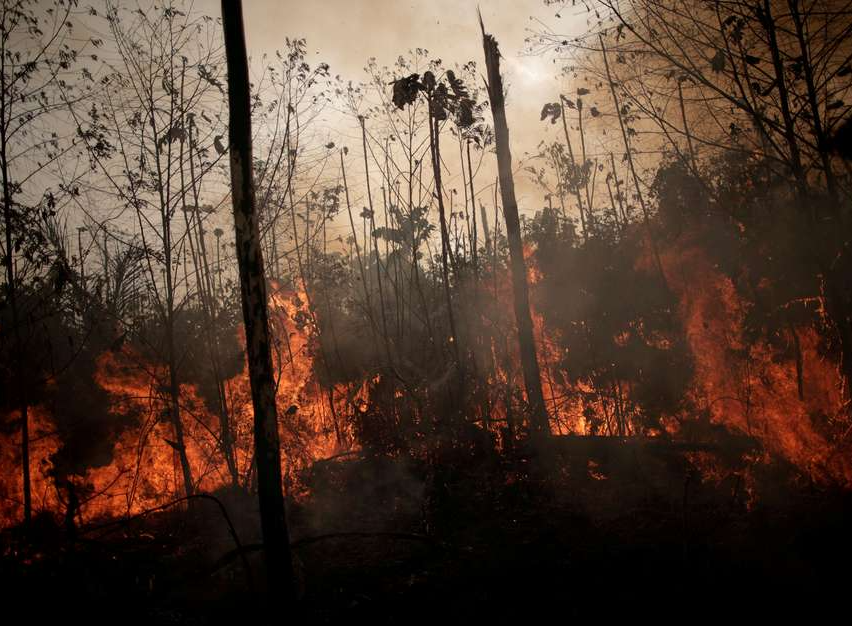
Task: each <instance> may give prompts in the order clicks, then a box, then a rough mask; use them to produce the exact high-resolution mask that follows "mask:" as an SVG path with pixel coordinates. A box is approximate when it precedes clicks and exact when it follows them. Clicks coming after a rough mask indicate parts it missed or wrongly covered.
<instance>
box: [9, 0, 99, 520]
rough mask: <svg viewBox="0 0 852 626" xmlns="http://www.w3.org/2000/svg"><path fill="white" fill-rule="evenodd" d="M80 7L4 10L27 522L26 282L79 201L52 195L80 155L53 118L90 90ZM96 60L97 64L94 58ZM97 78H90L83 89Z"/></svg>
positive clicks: (21, 2)
mask: <svg viewBox="0 0 852 626" xmlns="http://www.w3.org/2000/svg"><path fill="white" fill-rule="evenodd" d="M74 7H75V3H74V2H63V1H61V0H57V1H56V2H53V3H49V4H48V5H47V6H44V7H39V6H38V3H36V2H32V1H30V0H17V1H13V0H5V1H3V2H2V6H0V11H2V13H0V176H2V186H3V188H2V201H3V223H2V228H3V240H2V243H0V254H2V257H3V266H4V270H5V271H4V278H5V284H4V290H3V291H4V294H3V295H4V299H3V301H2V302H0V304H2V308H4V309H5V308H6V307H8V309H9V312H10V317H11V320H9V321H11V324H10V328H7V324H6V323H4V324H3V328H2V330H0V338H3V339H4V341H5V337H4V335H6V333H9V334H11V342H10V345H12V346H13V349H12V351H13V353H12V354H11V355H10V358H11V370H12V375H11V377H10V378H11V382H12V389H14V390H15V391H14V396H15V397H14V405H15V410H16V411H17V412H18V413H19V419H20V429H21V465H22V485H23V487H22V492H23V494H22V495H23V514H24V521H25V523H29V521H30V518H31V516H32V497H31V487H30V458H29V456H30V455H29V444H30V441H29V415H28V413H29V407H30V405H31V403H32V401H33V399H32V398H30V397H29V396H28V394H29V392H28V388H29V387H30V385H31V383H32V382H33V381H32V378H33V376H34V372H33V371H28V370H32V367H30V365H31V364H29V361H31V359H30V358H29V357H28V355H27V352H28V346H27V341H28V339H29V338H30V337H28V335H29V333H28V332H27V331H26V329H25V326H27V327H29V324H27V323H26V322H27V318H28V312H27V311H26V310H22V307H21V305H22V303H21V298H20V296H21V288H22V286H23V281H24V279H25V278H26V277H28V278H29V279H33V278H34V277H36V276H38V274H39V272H40V271H41V270H42V269H43V268H44V266H45V265H46V264H47V262H48V261H49V254H46V252H48V251H49V250H54V251H55V249H54V248H53V247H52V246H50V245H48V244H49V243H50V242H49V241H48V239H47V238H46V237H45V234H44V233H45V230H46V228H47V227H48V225H49V224H51V223H55V222H53V221H52V219H53V217H54V216H55V214H56V208H57V202H58V199H59V197H60V196H62V195H65V194H64V193H62V191H65V192H67V193H75V192H76V186H75V181H73V180H69V181H65V186H64V188H63V190H62V191H60V190H57V192H56V193H54V192H52V191H51V190H50V189H49V188H47V187H46V186H42V188H41V189H39V185H41V184H42V183H43V181H45V180H50V176H49V172H50V168H51V167H53V166H55V165H56V164H57V162H59V161H60V160H61V159H62V157H64V156H65V155H66V154H67V153H68V152H69V151H70V150H72V149H73V142H72V141H69V140H68V138H67V137H63V136H60V134H59V133H60V132H61V131H59V130H58V129H57V128H55V126H52V124H51V119H50V118H51V116H52V114H54V113H55V112H57V111H59V110H61V109H63V108H64V107H65V106H71V105H74V104H78V103H79V102H80V101H81V100H82V99H83V98H84V97H85V95H86V91H85V90H84V89H75V88H73V87H72V86H70V85H68V84H67V83H66V82H65V80H64V77H65V76H66V75H67V73H68V72H70V71H72V70H71V68H72V66H73V65H74V64H75V62H76V61H77V57H78V54H79V53H80V52H81V51H82V50H83V49H85V48H87V47H89V48H90V49H91V48H93V47H95V46H97V45H99V42H98V41H97V40H92V39H88V38H84V39H83V40H77V39H75V37H74V36H73V21H72V18H73V17H74V16H73V9H74ZM93 58H95V59H96V58H97V57H96V55H93ZM90 78H91V74H88V70H86V71H84V78H83V80H82V81H81V85H82V84H88V80H89V79H90Z"/></svg>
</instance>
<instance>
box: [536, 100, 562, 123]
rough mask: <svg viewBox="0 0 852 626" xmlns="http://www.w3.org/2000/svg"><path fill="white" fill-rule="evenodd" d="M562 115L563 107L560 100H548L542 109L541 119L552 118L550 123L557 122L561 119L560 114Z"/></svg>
mask: <svg viewBox="0 0 852 626" xmlns="http://www.w3.org/2000/svg"><path fill="white" fill-rule="evenodd" d="M560 115H562V107H561V106H560V105H559V103H558V102H548V103H547V104H545V105H544V107H542V109H541V120H540V121H542V122H543V121H544V120H545V118H548V117H549V118H550V123H551V124H555V123H556V122H557V120H558V119H559V116H560Z"/></svg>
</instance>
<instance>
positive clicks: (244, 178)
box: [222, 0, 295, 609]
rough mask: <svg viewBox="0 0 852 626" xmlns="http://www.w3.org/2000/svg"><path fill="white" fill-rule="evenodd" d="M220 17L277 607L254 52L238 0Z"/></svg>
mask: <svg viewBox="0 0 852 626" xmlns="http://www.w3.org/2000/svg"><path fill="white" fill-rule="evenodd" d="M222 22H223V26H224V30H225V54H226V57H227V62H228V109H229V127H228V135H229V139H230V148H229V151H230V163H231V197H232V199H233V204H234V228H235V231H236V246H237V247H236V250H237V262H238V265H239V272H240V293H241V294H242V306H243V320H244V322H245V327H246V352H247V354H248V363H249V378H250V382H251V392H252V404H253V406H254V447H255V459H256V462H257V482H258V499H259V501H260V521H261V529H262V531H263V545H264V557H265V560H266V574H267V594H268V603H269V607H270V609H272V607H273V606H274V603H275V602H278V601H279V598H278V596H277V594H278V593H281V594H283V595H284V600H285V606H286V603H287V602H286V601H290V600H293V599H294V598H295V592H294V587H293V563H292V559H291V556H290V537H289V533H288V529H287V519H286V512H285V509H284V495H283V493H282V491H281V450H280V446H279V436H278V413H277V409H276V406H275V377H274V373H273V370H272V354H271V349H270V337H269V320H268V311H267V296H266V278H265V276H264V268H263V252H262V250H261V242H260V230H259V228H258V216H257V210H256V209H257V207H256V204H255V188H254V182H253V171H252V164H253V161H252V140H251V136H252V135H251V104H250V91H249V74H248V60H247V58H246V44H245V33H244V30H243V15H242V3H241V2H240V0H222Z"/></svg>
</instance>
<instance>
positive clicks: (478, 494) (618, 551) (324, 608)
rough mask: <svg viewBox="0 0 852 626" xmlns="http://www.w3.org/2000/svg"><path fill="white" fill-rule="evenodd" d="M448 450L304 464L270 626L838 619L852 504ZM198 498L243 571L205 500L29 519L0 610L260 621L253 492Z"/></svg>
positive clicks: (760, 477) (652, 458) (726, 481)
mask: <svg viewBox="0 0 852 626" xmlns="http://www.w3.org/2000/svg"><path fill="white" fill-rule="evenodd" d="M584 446H586V447H588V445H587V444H584ZM569 448H570V446H569ZM601 450H603V452H601ZM450 456H452V458H448V459H444V460H445V461H446V462H444V463H441V464H440V465H439V464H437V463H436V464H435V465H434V467H440V474H438V473H436V472H435V471H431V472H430V471H429V470H428V468H427V465H426V464H425V463H423V462H421V461H414V460H411V459H400V458H387V457H380V456H373V457H367V456H351V457H343V458H340V459H337V460H334V461H327V462H323V463H320V464H317V465H316V466H314V468H313V470H312V471H311V472H310V473H309V474H308V475H306V477H305V480H306V483H307V484H308V485H309V486H310V494H309V495H308V496H305V497H303V498H300V499H299V500H298V501H295V502H290V503H289V506H288V510H289V517H290V525H291V535H292V539H293V545H294V553H295V565H296V570H297V578H298V585H299V594H300V600H299V603H298V606H297V607H287V606H282V607H281V608H282V615H283V616H284V617H283V618H282V623H284V621H287V622H291V623H299V624H327V623H341V622H349V623H353V622H354V623H364V622H369V623H375V624H403V623H404V624H411V623H450V624H456V623H464V622H472V623H483V622H492V623H511V622H520V623H530V622H532V623H539V622H541V623H545V622H552V621H569V620H572V619H577V618H580V619H589V618H597V619H605V620H609V619H613V618H634V619H635V618H637V617H639V618H653V619H655V620H662V621H675V620H677V621H683V620H686V619H689V620H695V619H698V620H702V621H703V620H705V619H710V618H713V619H718V618H721V619H727V620H741V619H745V618H753V619H761V620H764V619H767V618H770V617H785V618H787V619H790V618H793V617H801V618H806V619H808V621H814V620H816V619H819V618H820V617H821V616H826V617H827V616H829V615H832V614H833V613H835V612H836V611H840V610H847V609H848V603H847V599H848V594H849V585H850V582H852V579H850V568H852V527H850V524H849V522H850V521H852V497H850V494H849V493H847V492H845V491H843V490H840V489H833V488H827V487H819V486H817V485H814V484H811V483H810V482H808V481H805V480H803V479H802V477H801V476H798V475H797V474H796V473H795V472H794V471H793V470H792V469H791V468H789V467H779V466H777V465H773V466H767V465H760V466H754V467H752V468H751V469H749V470H748V471H727V472H726V471H722V470H721V469H720V468H719V467H718V466H716V469H715V471H712V472H711V470H710V469H708V463H709V461H708V460H707V458H704V459H703V461H702V466H703V467H704V469H703V470H701V471H699V470H697V469H696V459H695V457H694V456H693V457H691V458H692V461H691V462H690V461H688V460H687V457H689V456H690V455H689V454H684V453H682V452H676V453H673V452H672V451H671V450H667V451H662V452H661V451H660V450H652V449H647V448H642V449H636V448H634V447H631V446H629V445H627V444H624V443H623V442H617V441H615V442H610V443H604V444H602V445H599V446H597V448H596V449H595V450H592V451H589V450H588V449H585V448H584V449H583V450H582V451H581V454H577V449H576V446H574V447H573V448H570V449H568V448H566V449H563V450H561V451H560V452H559V453H556V454H553V455H549V456H548V459H547V460H546V461H544V460H541V459H535V458H532V459H530V457H529V455H515V456H514V457H513V459H512V460H506V458H505V457H496V456H494V455H491V454H484V453H481V452H470V451H465V452H464V453H459V452H458V451H456V452H454V453H453V454H452V455H450ZM705 457H706V455H705ZM740 469H742V468H740ZM728 470H730V468H728ZM711 473H712V474H713V476H714V478H713V479H710V478H707V477H706V475H707V474H711ZM217 497H218V498H219V499H220V501H221V502H222V504H223V505H224V507H225V509H226V510H227V511H228V514H229V518H230V519H231V521H232V522H233V524H234V527H235V528H236V531H237V535H238V537H239V539H240V541H241V544H242V545H243V546H244V549H243V551H242V553H243V554H245V558H244V559H243V558H242V557H241V556H240V552H239V551H237V550H235V547H234V546H235V544H234V540H233V538H232V536H231V534H230V533H229V531H228V524H227V523H226V522H225V521H224V517H223V515H222V513H221V511H220V510H219V508H218V506H217V504H216V503H215V502H213V501H212V500H199V501H195V502H194V503H193V504H192V506H191V507H189V508H188V509H186V508H180V507H175V508H172V509H169V510H165V511H162V512H158V513H155V514H151V515H147V516H144V517H142V518H137V519H134V520H132V521H124V522H120V523H109V524H106V525H103V524H102V525H100V526H95V527H90V528H83V529H79V531H78V536H77V537H76V539H75V541H73V542H72V541H70V540H69V538H68V536H67V531H66V530H65V529H63V528H62V527H60V526H57V525H56V523H55V522H53V521H51V520H49V519H48V518H39V519H38V520H36V521H35V523H34V528H33V530H32V531H31V532H30V534H29V536H28V538H27V539H26V540H25V539H24V538H23V536H22V534H21V532H20V529H10V530H7V531H5V532H4V533H3V534H2V536H0V541H2V544H0V548H2V560H0V589H2V590H3V596H4V597H5V599H6V602H5V603H4V604H5V606H4V614H5V615H7V616H10V615H14V613H15V612H17V611H18V610H20V611H22V615H25V616H26V618H27V621H28V622H29V623H33V624H41V623H69V624H70V623H77V622H78V621H82V622H83V623H86V624H99V623H113V624H137V623H138V624H214V623H216V624H218V623H231V624H247V623H261V622H262V620H261V618H260V608H259V607H260V601H259V596H258V595H257V592H256V591H254V592H253V591H251V587H250V585H253V586H254V589H257V586H258V585H259V584H260V580H261V578H262V576H261V573H262V559H261V556H260V552H259V550H258V549H257V544H258V542H259V537H258V536H257V530H256V528H257V517H256V511H255V506H256V505H255V503H254V499H253V498H251V497H248V496H245V495H243V494H239V493H220V494H217ZM246 565H248V566H249V569H250V570H251V572H252V576H251V577H248V576H247V573H246ZM250 578H251V579H250ZM548 615H550V617H546V616H548ZM7 623H8V622H7Z"/></svg>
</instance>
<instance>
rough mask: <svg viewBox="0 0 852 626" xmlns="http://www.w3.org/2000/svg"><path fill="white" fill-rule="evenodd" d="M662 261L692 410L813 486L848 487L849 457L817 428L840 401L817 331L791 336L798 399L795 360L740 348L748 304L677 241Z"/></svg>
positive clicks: (763, 348) (761, 347) (695, 251)
mask: <svg viewBox="0 0 852 626" xmlns="http://www.w3.org/2000/svg"><path fill="white" fill-rule="evenodd" d="M662 261H663V266H664V268H665V270H666V277H667V280H668V282H669V287H670V288H671V289H672V290H673V292H674V293H675V295H676V296H677V298H678V301H679V303H680V316H681V318H682V320H683V323H684V326H685V328H686V331H687V338H688V342H689V345H690V347H691V349H692V353H693V356H694V358H695V364H696V373H695V384H694V386H693V394H694V398H693V399H694V401H695V403H696V404H697V405H698V406H700V407H701V408H703V409H704V410H705V411H707V412H708V413H709V415H710V418H711V420H712V421H713V422H714V423H717V424H722V425H724V426H726V427H727V428H729V429H730V430H732V431H734V432H740V433H743V434H746V435H748V436H751V437H754V438H755V439H757V440H759V441H760V442H761V443H762V445H763V446H764V448H765V450H766V451H767V452H768V453H769V454H770V455H777V456H778V457H780V458H782V459H784V460H786V461H788V462H790V463H792V464H794V465H795V466H797V467H798V468H799V469H800V470H802V471H803V472H805V473H806V474H808V475H810V476H812V477H813V478H814V479H817V480H820V481H822V482H831V483H834V484H840V485H843V486H850V485H852V464H850V462H849V460H848V454H847V453H846V451H845V450H843V449H842V448H841V447H839V446H836V445H834V444H833V443H832V442H830V441H829V439H828V437H827V435H826V434H824V433H823V432H821V431H820V427H819V421H823V422H825V421H826V420H830V419H832V418H836V417H837V416H839V415H840V414H841V411H842V406H843V400H842V396H841V387H840V382H839V376H838V372H837V365H836V364H835V363H832V362H831V361H830V360H829V359H827V358H826V357H824V356H822V355H821V354H820V352H819V343H820V337H819V336H818V334H817V332H816V331H815V330H814V329H813V328H810V327H796V328H794V329H791V331H790V332H795V333H796V334H797V336H798V344H799V346H800V348H799V349H800V351H801V371H802V372H803V374H802V379H803V394H802V397H801V398H800V397H799V391H798V381H797V378H798V377H797V368H796V363H795V361H794V360H790V359H782V358H779V356H778V355H776V354H773V352H772V350H771V348H770V347H769V346H768V345H766V344H765V343H758V344H757V345H747V343H746V342H745V340H744V337H743V321H744V317H745V315H746V313H747V304H746V303H745V302H743V300H742V299H741V298H740V297H739V295H738V294H737V292H736V289H735V287H734V284H733V283H732V282H731V279H730V278H729V277H727V276H725V275H723V274H722V273H721V272H720V271H719V270H718V269H716V268H715V267H713V265H712V263H711V262H710V261H709V260H708V258H707V256H706V255H705V254H704V252H703V251H702V250H701V249H700V248H699V247H698V246H695V245H690V243H689V242H688V241H683V242H679V243H678V244H677V245H675V246H673V247H672V248H671V249H669V250H667V251H666V252H665V253H664V254H663V255H662ZM675 268H676V269H675Z"/></svg>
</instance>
